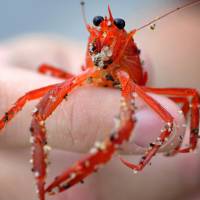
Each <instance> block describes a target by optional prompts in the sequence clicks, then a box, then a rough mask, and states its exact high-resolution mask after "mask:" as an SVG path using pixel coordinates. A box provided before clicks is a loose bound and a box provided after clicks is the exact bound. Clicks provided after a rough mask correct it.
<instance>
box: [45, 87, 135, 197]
mask: <svg viewBox="0 0 200 200" xmlns="http://www.w3.org/2000/svg"><path fill="white" fill-rule="evenodd" d="M129 89H130V87H124V88H123V87H122V99H121V106H120V116H119V118H116V120H117V121H116V127H115V129H114V130H113V131H112V133H111V135H110V137H109V138H106V139H105V140H104V141H103V142H96V143H95V145H94V147H93V148H92V149H91V150H90V155H88V156H87V157H86V158H84V159H83V160H80V161H78V162H77V163H76V164H75V165H73V166H72V167H71V168H69V169H67V170H66V171H65V172H63V173H62V174H61V175H59V176H57V177H56V178H55V180H54V181H53V182H52V183H51V184H50V185H49V186H48V187H47V189H46V190H45V191H46V192H47V193H49V194H50V195H54V194H56V193H58V192H62V191H64V190H66V189H68V188H70V187H71V186H73V185H75V184H77V183H79V182H82V181H83V179H84V178H86V177H87V176H88V175H90V174H92V173H93V172H94V171H96V170H97V169H98V168H99V167H100V166H101V165H104V164H105V163H107V162H108V161H109V160H110V159H111V157H112V155H113V154H114V152H115V151H116V150H118V148H119V147H120V145H121V144H122V143H123V142H125V141H128V140H129V137H130V135H131V132H132V130H133V128H134V126H135V118H134V97H133V96H132V95H131V93H130V92H129V91H128V90H129Z"/></svg>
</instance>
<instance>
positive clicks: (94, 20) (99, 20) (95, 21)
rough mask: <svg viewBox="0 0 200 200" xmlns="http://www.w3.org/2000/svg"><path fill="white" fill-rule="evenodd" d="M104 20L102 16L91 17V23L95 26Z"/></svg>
mask: <svg viewBox="0 0 200 200" xmlns="http://www.w3.org/2000/svg"><path fill="white" fill-rule="evenodd" d="M103 20H104V18H103V17H102V16H96V17H94V18H93V24H94V25H95V26H99V24H101V22H102V21H103Z"/></svg>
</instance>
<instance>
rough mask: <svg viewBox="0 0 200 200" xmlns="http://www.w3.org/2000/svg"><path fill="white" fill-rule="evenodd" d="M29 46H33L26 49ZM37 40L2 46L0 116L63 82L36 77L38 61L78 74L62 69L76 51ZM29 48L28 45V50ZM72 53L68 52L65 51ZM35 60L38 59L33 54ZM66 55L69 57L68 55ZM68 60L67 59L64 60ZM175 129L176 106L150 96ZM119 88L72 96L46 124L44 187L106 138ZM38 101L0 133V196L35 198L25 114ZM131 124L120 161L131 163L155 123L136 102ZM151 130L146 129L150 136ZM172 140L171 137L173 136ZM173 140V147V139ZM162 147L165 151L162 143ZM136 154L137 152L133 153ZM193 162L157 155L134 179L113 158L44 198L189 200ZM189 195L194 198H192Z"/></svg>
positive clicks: (155, 131)
mask: <svg viewBox="0 0 200 200" xmlns="http://www.w3.org/2000/svg"><path fill="white" fill-rule="evenodd" d="M33 43H34V47H33V45H32V44H33ZM70 45H71V46H69V45H68V47H65V46H64V45H63V43H62V42H59V41H57V40H55V41H51V40H47V39H44V38H39V39H38V38H37V37H36V38H29V39H23V40H20V41H17V42H14V43H12V44H11V43H10V44H7V45H4V46H2V49H1V54H0V55H1V56H0V63H1V73H0V99H1V103H0V113H1V114H3V113H4V112H5V111H6V110H7V109H8V108H9V107H10V106H11V105H12V103H13V102H14V101H15V100H16V99H17V98H18V97H20V96H21V95H23V94H24V93H25V92H27V91H29V90H32V89H35V88H39V87H42V86H45V85H48V84H52V83H57V82H61V81H62V80H59V79H55V78H51V77H47V76H44V75H40V74H38V73H37V72H36V69H37V66H38V64H39V63H42V62H50V63H53V64H54V63H55V64H57V65H61V66H65V69H66V70H69V71H73V70H74V71H75V72H78V70H77V69H72V68H70V67H68V66H71V67H72V66H75V67H76V66H77V64H79V63H77V60H76V58H77V57H78V58H80V59H82V57H83V56H82V55H80V56H79V52H80V50H79V47H76V45H75V44H74V45H73V44H72V43H70ZM31 47H32V48H31ZM70 48H71V49H72V48H75V49H76V50H74V51H73V52H74V55H72V54H73V53H72V52H71V51H69V49H70ZM37 54H38V55H40V58H38V57H36V56H35V55H37ZM69 55H70V56H69ZM67 58H69V59H67ZM154 98H156V99H157V100H158V101H159V102H160V103H161V104H162V105H163V106H165V108H167V109H168V110H169V111H170V113H171V114H172V115H173V116H174V117H175V120H176V122H177V123H179V124H180V125H181V124H183V123H184V119H183V118H182V116H181V115H178V114H177V113H178V107H177V106H176V105H175V104H174V103H173V102H171V101H169V100H168V99H166V98H163V97H159V96H154ZM119 99H120V91H117V90H114V89H107V88H106V89H105V88H94V87H83V88H81V89H77V90H76V91H74V92H73V93H72V94H71V95H70V96H69V98H68V101H64V102H63V103H62V105H61V106H59V107H58V109H57V110H56V111H55V113H54V114H53V115H52V117H50V119H49V120H48V121H47V130H48V139H49V144H50V145H51V146H52V148H53V150H52V152H51V154H50V160H51V162H52V164H51V166H50V171H49V174H48V179H47V183H50V181H51V180H53V177H54V176H56V175H58V174H59V173H60V172H62V171H63V170H64V169H66V168H67V167H69V166H71V165H72V164H73V163H74V162H75V161H77V160H78V159H80V158H83V157H84V156H85V155H86V152H87V151H88V150H89V149H90V148H91V147H92V144H93V143H94V142H95V141H96V140H102V139H104V138H105V137H106V136H108V134H109V132H110V131H111V129H112V127H113V117H114V116H115V115H117V114H118V113H119ZM37 102H38V101H34V102H30V103H28V104H27V105H26V106H25V108H24V109H23V110H22V112H20V113H19V114H18V115H17V116H16V118H15V119H14V120H12V122H10V123H9V124H8V125H7V127H6V128H5V129H4V130H3V131H2V132H1V134H2V136H1V138H0V148H1V151H0V158H1V162H0V168H1V170H0V185H1V187H0V199H1V200H9V199H16V200H25V199H29V200H32V199H36V194H35V189H34V188H35V187H34V178H33V174H32V172H31V171H30V169H31V165H30V164H29V162H28V160H29V159H30V150H29V149H30V144H29V137H30V133H29V131H28V130H29V126H30V123H31V112H32V110H33V108H34V105H36V104H37ZM138 102H139V103H138V104H139V105H140V106H139V109H138V110H137V114H136V116H137V118H138V123H137V127H136V130H135V131H134V133H133V134H134V138H133V140H132V141H131V143H130V144H127V145H124V147H123V150H122V152H120V153H121V154H122V156H125V155H126V154H127V155H126V156H125V157H126V158H127V159H129V160H133V161H134V162H137V160H138V159H139V157H140V156H141V155H138V151H139V150H140V151H143V149H142V147H145V145H146V144H148V143H149V142H151V141H152V140H153V139H154V138H156V137H157V136H158V135H159V130H160V128H161V126H162V122H161V120H160V118H159V117H158V116H157V115H156V114H155V113H154V112H152V111H151V110H149V109H148V108H147V107H144V104H143V103H142V102H140V100H138ZM150 130H151V131H150ZM175 141H177V139H175ZM175 141H174V142H175ZM169 148H172V147H171V146H169ZM138 149H139V150H138ZM199 166H200V159H199V156H198V154H195V153H192V154H183V155H179V156H175V157H170V158H166V157H164V156H163V155H156V156H155V158H153V161H152V165H151V166H147V167H146V168H145V169H144V171H142V172H141V173H139V174H137V175H134V174H133V172H132V171H131V170H130V169H128V168H126V167H125V166H123V165H122V164H121V163H120V161H119V158H118V156H116V155H115V156H114V158H113V159H112V161H110V162H109V163H108V164H107V165H105V167H104V168H102V169H101V170H99V172H98V173H95V174H93V175H91V176H90V177H89V178H87V179H86V180H85V184H83V185H81V184H78V185H76V186H74V187H73V188H71V189H69V190H68V191H66V192H64V193H61V194H59V195H57V196H55V197H47V199H52V200H53V199H57V200H58V199H59V200H64V199H65V200H66V199H69V200H71V199H73V200H78V199H80V198H81V199H83V200H84V199H87V200H100V199H104V200H107V199H113V200H114V199H115V200H121V199H124V198H125V199H127V200H129V199H133V198H134V199H139V200H143V199H152V200H153V199H154V200H155V199H161V198H162V199H164V200H168V199H170V200H171V199H184V198H186V199H192V198H195V195H198V194H197V193H198V187H199V186H198V185H199V182H200V181H199V176H200V173H199ZM193 196H194V197H193Z"/></svg>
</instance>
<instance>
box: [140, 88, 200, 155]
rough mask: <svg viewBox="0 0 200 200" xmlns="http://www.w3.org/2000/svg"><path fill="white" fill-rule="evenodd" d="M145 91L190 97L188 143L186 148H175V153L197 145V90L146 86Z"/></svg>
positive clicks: (187, 150)
mask: <svg viewBox="0 0 200 200" xmlns="http://www.w3.org/2000/svg"><path fill="white" fill-rule="evenodd" d="M144 90H145V91H146V92H153V93H155V94H161V95H169V96H176V97H185V98H189V97H191V103H190V105H189V107H190V109H191V118H190V145H189V147H187V148H183V149H179V148H178V149H177V153H187V152H191V151H193V150H194V149H195V148H196V147H197V141H198V138H199V137H200V136H199V116H200V114H199V107H200V95H199V93H198V91H197V90H195V89H191V88H147V87H144Z"/></svg>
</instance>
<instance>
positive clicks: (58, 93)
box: [30, 70, 93, 200]
mask: <svg viewBox="0 0 200 200" xmlns="http://www.w3.org/2000/svg"><path fill="white" fill-rule="evenodd" d="M92 73H93V70H87V71H85V72H83V73H82V74H81V75H79V76H77V77H74V78H71V79H68V80H66V81H65V82H63V83H60V84H57V85H56V86H55V87H53V89H51V90H49V92H48V93H47V94H46V95H45V96H44V97H43V98H42V100H41V101H40V103H39V104H38V105H37V106H36V109H35V112H34V113H33V120H32V124H31V128H30V131H31V134H32V136H31V143H32V160H31V162H32V163H33V168H32V171H33V172H34V174H35V178H36V184H37V192H38V195H39V199H40V200H44V199H45V191H44V185H45V179H46V168H47V165H48V158H47V155H48V151H49V150H50V147H49V146H48V145H47V138H46V129H45V120H46V119H47V118H48V117H49V115H51V113H52V112H53V111H54V110H55V109H56V107H57V106H58V105H59V104H60V103H61V102H62V101H63V99H65V97H66V95H68V93H70V92H71V91H72V90H73V89H74V88H76V87H78V86H80V85H82V84H83V82H84V81H85V80H86V79H87V78H88V76H91V74H92Z"/></svg>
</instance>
